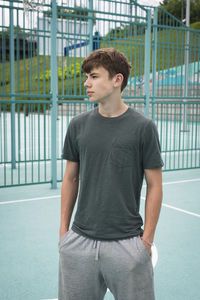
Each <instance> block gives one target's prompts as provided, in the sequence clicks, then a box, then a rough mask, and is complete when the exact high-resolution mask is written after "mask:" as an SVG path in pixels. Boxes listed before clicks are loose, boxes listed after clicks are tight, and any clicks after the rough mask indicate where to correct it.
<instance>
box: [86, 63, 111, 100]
mask: <svg viewBox="0 0 200 300" xmlns="http://www.w3.org/2000/svg"><path fill="white" fill-rule="evenodd" d="M114 82H115V76H114V77H113V78H110V77H109V73H108V71H107V70H106V69H104V68H103V67H99V68H94V69H92V70H91V72H90V73H88V74H86V81H85V83H84V86H85V87H86V89H87V95H88V97H89V98H90V101H92V102H100V103H105V102H106V100H107V99H109V98H110V97H112V94H113V92H114Z"/></svg>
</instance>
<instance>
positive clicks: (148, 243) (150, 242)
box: [141, 236, 154, 247]
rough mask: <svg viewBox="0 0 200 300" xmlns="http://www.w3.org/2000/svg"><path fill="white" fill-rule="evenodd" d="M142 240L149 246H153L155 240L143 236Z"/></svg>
mask: <svg viewBox="0 0 200 300" xmlns="http://www.w3.org/2000/svg"><path fill="white" fill-rule="evenodd" d="M141 239H142V241H144V242H145V243H146V244H147V245H149V246H151V247H152V246H153V245H154V242H153V241H149V240H148V239H146V238H144V237H143V236H142V237H141Z"/></svg>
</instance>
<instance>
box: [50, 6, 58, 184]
mask: <svg viewBox="0 0 200 300" xmlns="http://www.w3.org/2000/svg"><path fill="white" fill-rule="evenodd" d="M51 6H52V18H51V94H52V108H51V187H52V189H56V188H57V151H56V146H57V123H56V121H57V94H58V74H57V72H58V71H57V48H56V35H57V3H56V0H52V1H51Z"/></svg>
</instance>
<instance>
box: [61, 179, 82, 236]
mask: <svg viewBox="0 0 200 300" xmlns="http://www.w3.org/2000/svg"><path fill="white" fill-rule="evenodd" d="M78 185H79V181H78V178H73V179H69V178H67V179H66V178H64V180H63V184H62V189H61V224H60V227H61V231H68V229H69V224H70V220H71V216H72V212H73V209H74V205H75V203H76V198H77V194H78Z"/></svg>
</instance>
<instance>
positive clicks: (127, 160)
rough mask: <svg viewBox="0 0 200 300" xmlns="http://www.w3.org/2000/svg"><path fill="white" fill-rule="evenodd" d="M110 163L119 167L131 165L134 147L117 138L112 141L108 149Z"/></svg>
mask: <svg viewBox="0 0 200 300" xmlns="http://www.w3.org/2000/svg"><path fill="white" fill-rule="evenodd" d="M109 158H110V163H112V164H113V165H115V166H117V167H119V168H125V167H130V166H132V165H133V161H134V159H135V151H134V147H132V145H131V144H130V143H129V144H128V142H127V141H124V140H120V141H119V140H117V141H114V142H113V143H112V147H111V151H110V157H109Z"/></svg>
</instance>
